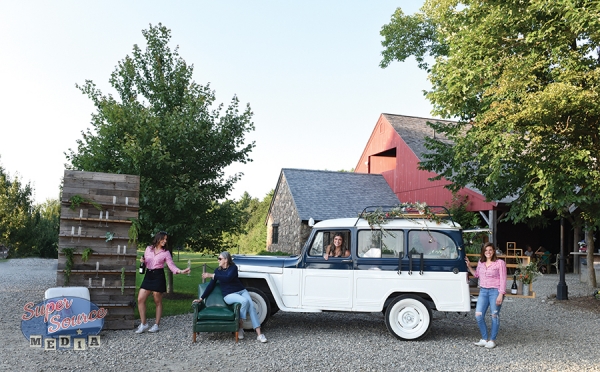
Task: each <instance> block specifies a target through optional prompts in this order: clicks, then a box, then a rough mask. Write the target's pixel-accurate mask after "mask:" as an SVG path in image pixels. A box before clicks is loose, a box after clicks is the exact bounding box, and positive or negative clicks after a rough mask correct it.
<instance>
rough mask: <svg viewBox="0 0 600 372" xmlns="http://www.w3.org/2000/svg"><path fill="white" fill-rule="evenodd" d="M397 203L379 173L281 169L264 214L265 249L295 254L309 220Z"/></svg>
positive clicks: (306, 235)
mask: <svg viewBox="0 0 600 372" xmlns="http://www.w3.org/2000/svg"><path fill="white" fill-rule="evenodd" d="M398 203H399V200H398V198H397V197H396V195H395V194H394V192H393V191H392V189H391V188H390V186H389V185H388V184H387V182H386V181H385V179H384V178H383V176H382V175H380V174H359V173H349V172H333V171H320V170H308V169H289V168H284V169H282V170H281V173H280V175H279V180H278V182H277V187H276V188H275V192H274V194H273V199H272V201H271V205H270V207H269V213H268V215H267V221H266V222H267V250H268V251H271V252H274V251H282V252H287V253H290V254H298V253H300V251H301V250H302V247H303V246H304V243H305V242H306V240H307V239H308V236H309V235H310V230H311V226H309V221H311V220H312V221H314V222H319V221H323V220H328V219H332V218H343V217H357V216H358V215H359V213H360V212H362V211H363V209H365V208H366V207H370V206H394V205H397V204H398Z"/></svg>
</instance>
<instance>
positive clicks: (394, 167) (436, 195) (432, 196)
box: [355, 114, 558, 251]
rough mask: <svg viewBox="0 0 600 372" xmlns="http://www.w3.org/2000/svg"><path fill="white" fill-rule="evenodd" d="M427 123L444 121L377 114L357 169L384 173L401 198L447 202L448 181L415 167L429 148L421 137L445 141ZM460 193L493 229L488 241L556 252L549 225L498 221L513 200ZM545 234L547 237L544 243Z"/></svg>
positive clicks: (474, 192) (469, 190)
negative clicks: (540, 228)
mask: <svg viewBox="0 0 600 372" xmlns="http://www.w3.org/2000/svg"><path fill="white" fill-rule="evenodd" d="M427 122H448V121H445V120H438V119H427V118H419V117H414V116H404V115H392V114H381V116H380V117H379V120H378V121H377V124H376V125H375V129H374V130H373V132H372V134H371V137H370V138H369V140H368V142H367V145H366V146H365V149H364V151H363V153H362V155H361V157H360V160H359V161H358V164H357V165H356V167H355V172H357V173H371V174H381V175H383V177H384V178H385V180H386V181H387V182H388V184H389V185H390V187H391V188H392V191H393V192H394V193H395V194H396V196H397V197H398V199H399V200H400V201H401V202H417V201H419V202H426V203H427V204H428V205H441V206H444V205H446V204H448V203H449V202H450V201H451V200H452V193H451V192H450V191H449V190H448V189H446V188H444V186H445V185H447V184H449V181H447V180H443V179H442V180H439V181H430V180H429V178H432V177H434V176H436V174H435V173H432V172H427V171H423V170H419V169H418V164H419V162H420V161H421V160H424V158H423V154H425V153H426V152H427V151H428V150H427V149H426V148H425V138H427V137H433V138H435V137H436V136H438V138H441V139H443V137H439V136H440V134H439V133H437V134H436V133H435V132H434V130H433V129H432V128H431V127H429V126H428V125H427ZM459 195H466V196H467V197H468V202H469V204H468V206H467V209H468V210H469V211H474V212H480V214H481V216H482V217H483V219H484V220H485V221H486V223H487V224H488V226H489V228H490V229H491V230H492V234H493V236H492V241H493V242H495V244H496V245H498V246H499V247H501V248H502V249H505V247H506V243H507V242H517V246H518V247H520V248H524V245H525V244H530V245H532V246H537V245H545V246H546V247H549V248H550V249H551V250H552V251H556V250H557V248H558V244H557V242H558V239H556V238H557V237H556V236H555V235H556V234H555V232H557V231H558V230H557V229H551V231H552V233H551V234H539V233H538V232H535V233H534V232H533V231H532V229H529V228H528V227H527V226H526V225H525V224H516V225H515V224H512V223H508V222H506V223H501V224H500V225H499V224H498V219H499V218H501V217H502V213H503V212H505V211H507V210H508V208H509V206H508V204H507V203H509V202H510V201H512V200H511V199H507V200H501V201H486V200H485V197H484V196H483V195H482V194H481V192H479V191H478V190H476V189H472V188H463V189H462V190H461V191H460V192H459ZM498 238H500V239H498ZM545 238H548V239H551V240H550V241H546V239H545Z"/></svg>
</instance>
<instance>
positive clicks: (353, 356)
mask: <svg viewBox="0 0 600 372" xmlns="http://www.w3.org/2000/svg"><path fill="white" fill-rule="evenodd" d="M56 266H57V260H48V259H32V258H28V259H11V260H8V261H4V262H0V331H1V332H0V342H1V345H2V347H1V349H0V371H19V370H27V371H50V370H52V371H103V372H104V371H119V372H124V371H190V370H204V371H256V370H261V371H310V370H315V371H317V370H318V371H322V370H331V371H392V370H402V371H478V370H485V371H506V370H512V371H536V372H538V371H573V372H575V371H577V372H581V371H600V345H599V341H600V314H598V312H594V311H590V310H586V309H577V308H571V307H567V306H561V303H564V301H557V300H556V299H555V298H553V296H552V295H555V294H556V286H557V284H558V280H559V277H558V275H556V274H552V275H544V276H543V277H541V278H540V279H539V280H538V281H536V282H535V283H534V284H533V290H534V291H535V292H536V296H537V297H536V298H535V299H522V298H507V299H506V300H505V302H504V304H503V306H502V312H501V315H500V319H501V324H500V334H499V335H498V340H497V344H498V346H497V347H496V348H494V349H486V348H481V347H477V346H474V345H473V342H475V341H477V340H479V338H480V336H479V331H478V329H477V324H476V323H475V319H474V312H473V311H471V312H470V313H466V314H465V313H463V314H457V313H441V312H434V321H433V323H432V326H431V330H430V332H429V334H428V335H427V336H426V337H425V338H424V339H423V340H421V341H416V342H406V341H400V340H398V339H396V338H395V337H393V336H392V335H391V334H390V333H389V332H388V331H387V329H386V327H385V320H384V316H383V314H381V313H333V312H326V313H316V314H313V313H285V312H281V311H280V312H278V313H277V314H275V315H274V316H273V317H272V318H271V319H270V320H269V322H268V323H267V324H266V325H265V327H263V332H264V333H265V335H266V336H267V338H268V342H267V343H265V344H263V343H260V342H258V341H257V340H256V337H255V335H254V333H252V332H247V334H246V338H245V339H244V340H240V342H239V343H237V344H236V343H235V341H234V337H233V335H231V334H228V333H200V334H199V335H198V342H197V343H195V344H193V343H192V333H191V325H192V314H185V315H177V316H171V317H165V318H164V319H163V321H162V322H161V326H160V332H158V333H156V334H150V333H143V334H141V335H138V334H135V333H134V330H133V329H132V330H121V331H102V332H101V334H100V336H101V347H100V348H97V349H88V350H85V351H74V350H58V351H44V350H43V349H40V348H30V347H29V343H28V341H27V340H26V339H25V337H24V336H23V334H22V333H21V319H20V318H21V315H22V314H23V305H24V304H25V303H27V302H29V301H33V302H34V303H38V302H41V301H43V298H44V291H45V290H46V289H47V288H50V287H54V286H55V283H56ZM566 278H567V285H568V289H569V297H570V298H573V297H578V296H588V295H590V294H591V292H592V289H591V288H589V287H588V286H587V285H586V284H584V283H580V282H579V276H578V275H574V274H567V276H566ZM488 322H489V319H488ZM150 323H151V324H153V319H150Z"/></svg>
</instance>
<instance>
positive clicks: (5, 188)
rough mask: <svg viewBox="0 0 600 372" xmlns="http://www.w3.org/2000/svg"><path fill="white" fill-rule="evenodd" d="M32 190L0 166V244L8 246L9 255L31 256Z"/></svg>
mask: <svg viewBox="0 0 600 372" xmlns="http://www.w3.org/2000/svg"><path fill="white" fill-rule="evenodd" d="M32 193H33V190H32V188H31V185H30V184H29V183H27V184H23V183H22V182H21V180H20V179H19V178H18V177H14V178H13V179H11V177H10V176H9V175H8V174H7V173H6V172H5V171H4V168H3V167H2V166H0V244H4V245H5V246H7V247H9V248H10V251H9V257H27V256H33V255H34V253H35V252H33V250H32V240H33V237H34V235H33V234H32V233H31V227H32V221H31V214H32V210H33V202H32Z"/></svg>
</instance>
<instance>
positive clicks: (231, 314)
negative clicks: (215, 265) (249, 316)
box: [192, 282, 242, 342]
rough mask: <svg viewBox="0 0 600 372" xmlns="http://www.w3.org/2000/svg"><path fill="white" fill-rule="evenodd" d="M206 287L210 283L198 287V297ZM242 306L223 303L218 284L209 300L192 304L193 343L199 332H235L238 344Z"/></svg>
mask: <svg viewBox="0 0 600 372" xmlns="http://www.w3.org/2000/svg"><path fill="white" fill-rule="evenodd" d="M206 287H208V283H202V284H200V285H198V297H200V296H202V293H204V290H205V289H206ZM241 306H242V305H241V304H240V303H237V302H236V303H234V304H232V305H227V304H226V303H225V301H223V293H222V292H221V286H220V285H219V283H218V282H217V283H216V285H215V289H214V290H213V291H212V293H211V294H210V295H209V296H208V298H205V299H204V301H202V302H196V303H193V304H192V307H193V308H194V327H193V329H194V336H193V342H196V334H197V333H198V332H235V342H238V329H239V327H240V307H241Z"/></svg>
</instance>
